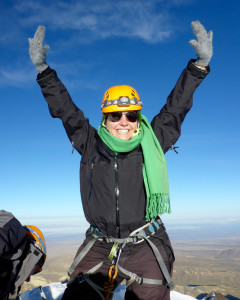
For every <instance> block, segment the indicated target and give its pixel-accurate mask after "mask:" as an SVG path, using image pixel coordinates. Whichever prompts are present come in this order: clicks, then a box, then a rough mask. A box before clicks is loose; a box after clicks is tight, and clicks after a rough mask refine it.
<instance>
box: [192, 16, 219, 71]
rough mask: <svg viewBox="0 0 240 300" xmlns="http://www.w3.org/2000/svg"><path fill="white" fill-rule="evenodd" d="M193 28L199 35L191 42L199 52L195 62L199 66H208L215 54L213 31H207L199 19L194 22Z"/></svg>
mask: <svg viewBox="0 0 240 300" xmlns="http://www.w3.org/2000/svg"><path fill="white" fill-rule="evenodd" d="M192 29H193V32H194V34H195V35H196V37H197V41H196V40H191V41H190V42H189V44H190V45H191V46H193V48H194V49H195V51H196V54H197V60H196V61H195V64H196V65H198V66H202V67H206V66H208V64H209V61H210V59H211V57H212V55H213V47H212V38H213V32H212V31H209V32H208V33H207V31H206V29H205V28H204V27H203V25H202V24H201V23H200V22H199V21H194V22H192Z"/></svg>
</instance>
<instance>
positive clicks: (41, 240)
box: [24, 225, 47, 274]
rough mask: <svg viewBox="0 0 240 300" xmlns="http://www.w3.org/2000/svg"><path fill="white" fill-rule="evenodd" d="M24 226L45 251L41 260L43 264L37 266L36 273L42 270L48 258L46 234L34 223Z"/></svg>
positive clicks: (42, 250)
mask: <svg viewBox="0 0 240 300" xmlns="http://www.w3.org/2000/svg"><path fill="white" fill-rule="evenodd" d="M24 228H25V229H26V232H27V235H28V236H29V237H30V238H31V239H32V240H34V241H36V242H37V244H38V245H39V246H40V249H39V250H41V252H42V253H43V259H42V260H41V265H39V266H37V268H36V270H35V273H34V274H36V273H38V272H40V271H41V270H42V267H43V265H44V262H45V260H46V256H47V252H46V242H45V239H44V236H43V234H42V232H41V230H40V229H39V228H37V227H36V226H34V225H25V226H24Z"/></svg>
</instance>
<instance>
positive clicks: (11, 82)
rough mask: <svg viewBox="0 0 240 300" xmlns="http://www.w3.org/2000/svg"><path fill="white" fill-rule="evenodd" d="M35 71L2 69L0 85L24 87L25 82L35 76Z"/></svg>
mask: <svg viewBox="0 0 240 300" xmlns="http://www.w3.org/2000/svg"><path fill="white" fill-rule="evenodd" d="M35 73H36V72H35ZM35 73H34V70H31V71H29V70H27V69H16V68H14V69H13V68H11V69H5V70H4V69H3V70H1V71H0V86H12V87H22V86H25V87H26V82H30V81H32V78H35V77H36V74H35Z"/></svg>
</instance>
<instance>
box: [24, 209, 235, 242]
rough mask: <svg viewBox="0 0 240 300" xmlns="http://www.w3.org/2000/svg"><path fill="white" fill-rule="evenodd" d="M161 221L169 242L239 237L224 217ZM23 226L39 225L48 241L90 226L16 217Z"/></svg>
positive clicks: (74, 220) (69, 219)
mask: <svg viewBox="0 0 240 300" xmlns="http://www.w3.org/2000/svg"><path fill="white" fill-rule="evenodd" d="M161 218H162V221H163V223H164V225H165V227H166V230H167V233H168V234H169V236H170V239H171V240H184V239H186V240H189V239H193V240H195V239H204V238H229V237H239V236H240V220H239V219H238V218H234V219H227V218H226V219H224V218H218V219H216V218H215V219H213V218H206V217H205V218H199V219H196V218H195V221H194V220H193V219H191V218H186V219H184V218H179V219H175V218H172V217H171V215H163V216H162V217H161ZM19 220H20V222H21V223H22V225H25V224H34V225H36V226H38V227H39V228H40V229H41V230H42V231H43V233H44V235H45V236H46V237H48V238H51V239H52V238H53V239H54V238H67V237H73V236H81V237H84V235H85V232H86V230H87V229H88V227H89V224H88V222H87V221H86V220H85V218H84V216H83V215H80V216H64V217H61V216H60V217H56V216H55V217H49V216H45V217H33V216H27V217H26V216H25V217H24V216H21V217H19Z"/></svg>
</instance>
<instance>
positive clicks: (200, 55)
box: [152, 21, 213, 153]
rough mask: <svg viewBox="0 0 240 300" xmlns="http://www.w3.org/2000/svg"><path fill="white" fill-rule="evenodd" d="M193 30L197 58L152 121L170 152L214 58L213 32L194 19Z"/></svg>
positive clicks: (190, 63)
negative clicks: (196, 91) (195, 93)
mask: <svg viewBox="0 0 240 300" xmlns="http://www.w3.org/2000/svg"><path fill="white" fill-rule="evenodd" d="M192 28H193V32H194V33H195V35H196V37H197V39H198V41H195V40H191V41H190V44H191V45H192V46H193V47H194V49H195V51H196V55H197V59H193V60H191V61H190V62H189V63H188V66H187V68H186V69H185V70H184V71H183V72H182V74H181V76H180V77H179V79H178V81H177V83H176V85H175V87H174V88H173V90H172V91H171V93H170V95H169V96H168V98H167V103H166V104H165V105H164V106H163V108H162V109H161V111H160V113H159V114H157V115H156V116H155V117H154V119H153V120H152V127H153V129H154V132H155V134H156V136H157V138H158V140H159V142H160V144H161V146H162V148H163V151H164V153H165V152H167V151H168V150H169V149H171V147H172V146H173V145H174V144H175V143H176V141H177V140H178V138H179V137H180V135H181V126H182V123H183V121H184V119H185V117H186V115H187V113H188V112H189V110H190V109H191V107H192V104H193V93H194V92H195V90H196V89H197V87H198V86H199V85H200V83H201V82H202V81H203V79H204V78H205V77H206V76H207V74H208V73H209V72H210V68H209V66H208V63H209V61H210V59H211V57H212V53H213V50H212V35H213V34H212V31H210V32H209V33H207V32H206V30H205V28H204V27H203V25H202V24H201V23H200V22H199V21H195V22H192Z"/></svg>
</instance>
